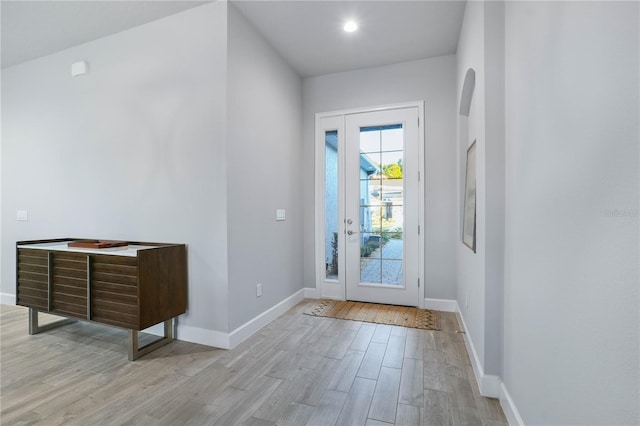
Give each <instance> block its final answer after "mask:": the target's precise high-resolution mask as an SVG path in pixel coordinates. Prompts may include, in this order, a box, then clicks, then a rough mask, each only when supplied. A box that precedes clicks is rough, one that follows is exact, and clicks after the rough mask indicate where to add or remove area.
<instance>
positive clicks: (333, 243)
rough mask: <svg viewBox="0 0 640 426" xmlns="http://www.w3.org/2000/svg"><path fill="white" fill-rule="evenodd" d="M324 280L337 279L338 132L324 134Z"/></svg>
mask: <svg viewBox="0 0 640 426" xmlns="http://www.w3.org/2000/svg"><path fill="white" fill-rule="evenodd" d="M324 158H325V174H324V176H325V182H324V191H325V193H324V233H325V235H324V242H325V248H324V254H325V266H326V268H325V271H326V272H325V278H326V279H329V280H337V279H338V132H337V131H335V130H333V131H328V132H325V155H324Z"/></svg>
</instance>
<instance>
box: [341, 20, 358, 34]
mask: <svg viewBox="0 0 640 426" xmlns="http://www.w3.org/2000/svg"><path fill="white" fill-rule="evenodd" d="M342 29H344V30H345V31H346V32H348V33H352V32H354V31H356V30H357V29H358V24H357V23H356V22H355V21H347V22H345V24H344V27H342Z"/></svg>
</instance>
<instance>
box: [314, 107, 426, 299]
mask: <svg viewBox="0 0 640 426" xmlns="http://www.w3.org/2000/svg"><path fill="white" fill-rule="evenodd" d="M401 108H417V109H418V117H419V119H418V138H419V139H418V155H419V157H420V161H419V166H418V168H419V173H420V181H419V182H418V206H419V211H418V225H419V227H420V234H419V235H418V245H419V249H418V251H419V253H418V259H419V261H418V276H419V279H420V290H419V298H418V299H419V300H416V306H419V307H421V308H424V306H425V299H424V293H425V291H424V287H425V280H424V277H425V271H424V244H425V236H424V230H425V226H424V222H425V208H424V206H425V170H424V168H425V131H424V122H425V119H424V101H413V102H403V103H397V104H388V105H378V106H373V107H368V108H350V109H344V110H337V111H329V112H323V113H316V114H315V131H314V135H315V141H314V142H315V230H314V234H315V253H314V256H315V262H314V264H315V267H316V273H315V276H316V283H315V290H316V291H315V294H316V295H317V296H318V297H320V298H323V297H327V298H332V299H339V300H344V299H345V294H346V292H345V282H344V279H341V280H340V281H338V282H327V281H326V280H325V260H324V250H325V249H324V247H325V246H324V219H325V218H324V191H325V188H324V184H325V182H324V170H325V164H324V161H325V154H324V152H325V140H324V130H325V129H323V128H322V126H321V121H322V120H323V119H327V118H332V117H334V118H335V119H336V120H338V121H339V122H340V125H341V129H339V134H338V137H339V138H343V137H344V121H345V120H344V117H345V116H346V115H350V114H361V113H368V112H376V111H386V110H393V109H401ZM341 168H342V169H343V167H341ZM339 180H341V179H339ZM341 185H344V183H341ZM343 191H344V187H343V188H341V191H339V192H340V193H341V194H343V193H344V192H343ZM341 214H342V213H341ZM342 219H343V218H340V220H339V221H338V222H339V226H340V229H339V232H343V227H344V224H343V223H342ZM342 252H343V253H344V251H342ZM339 270H341V271H344V265H339Z"/></svg>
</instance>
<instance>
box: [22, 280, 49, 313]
mask: <svg viewBox="0 0 640 426" xmlns="http://www.w3.org/2000/svg"><path fill="white" fill-rule="evenodd" d="M18 282H19V285H18V300H17V304H18V305H21V306H28V307H32V308H37V309H41V310H43V311H46V310H48V309H49V306H48V304H49V301H48V299H47V295H48V293H49V292H48V291H47V284H46V283H45V284H44V285H43V286H40V287H36V286H33V283H32V282H29V281H20V280H18Z"/></svg>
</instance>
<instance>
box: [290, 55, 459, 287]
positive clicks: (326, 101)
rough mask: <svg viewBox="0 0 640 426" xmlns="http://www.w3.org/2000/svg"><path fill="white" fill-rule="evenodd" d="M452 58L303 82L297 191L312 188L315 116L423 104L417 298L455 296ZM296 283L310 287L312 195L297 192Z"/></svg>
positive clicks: (312, 279)
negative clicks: (421, 268)
mask: <svg viewBox="0 0 640 426" xmlns="http://www.w3.org/2000/svg"><path fill="white" fill-rule="evenodd" d="M455 66H456V58H455V56H442V57H437V58H431V59H424V60H419V61H412V62H405V63H400V64H395V65H389V66H384V67H377V68H367V69H362V70H356V71H349V72H342V73H337V74H329V75H324V76H319V77H311V78H307V79H305V80H304V81H303V99H304V104H303V132H304V133H303V140H304V148H303V152H302V155H303V157H302V170H303V176H302V177H303V182H302V184H303V186H304V187H305V188H313V187H314V168H315V165H314V143H315V141H314V125H315V113H319V112H327V111H335V110H341V109H347V108H360V107H363V108H364V107H371V106H376V105H384V104H393V103H399V102H409V101H417V100H424V101H425V143H426V149H425V151H426V152H425V157H426V167H425V172H426V180H425V184H426V185H425V186H426V189H425V192H426V194H425V199H426V208H425V211H426V229H425V259H424V262H425V274H426V276H425V280H426V283H425V297H429V298H438V299H454V298H455V269H456V266H455V247H456V244H455V242H456V240H457V233H458V226H457V223H456V217H455V208H456V198H455V197H456V194H457V192H456V186H455V185H456V175H455V173H456V168H455V153H456V146H455V108H456V102H455V84H456V81H455ZM303 201H304V284H305V286H307V287H315V277H316V275H315V257H314V256H315V241H314V238H315V232H314V223H315V222H314V220H315V219H314V217H315V216H314V191H311V190H309V191H305V193H304V198H303Z"/></svg>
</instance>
